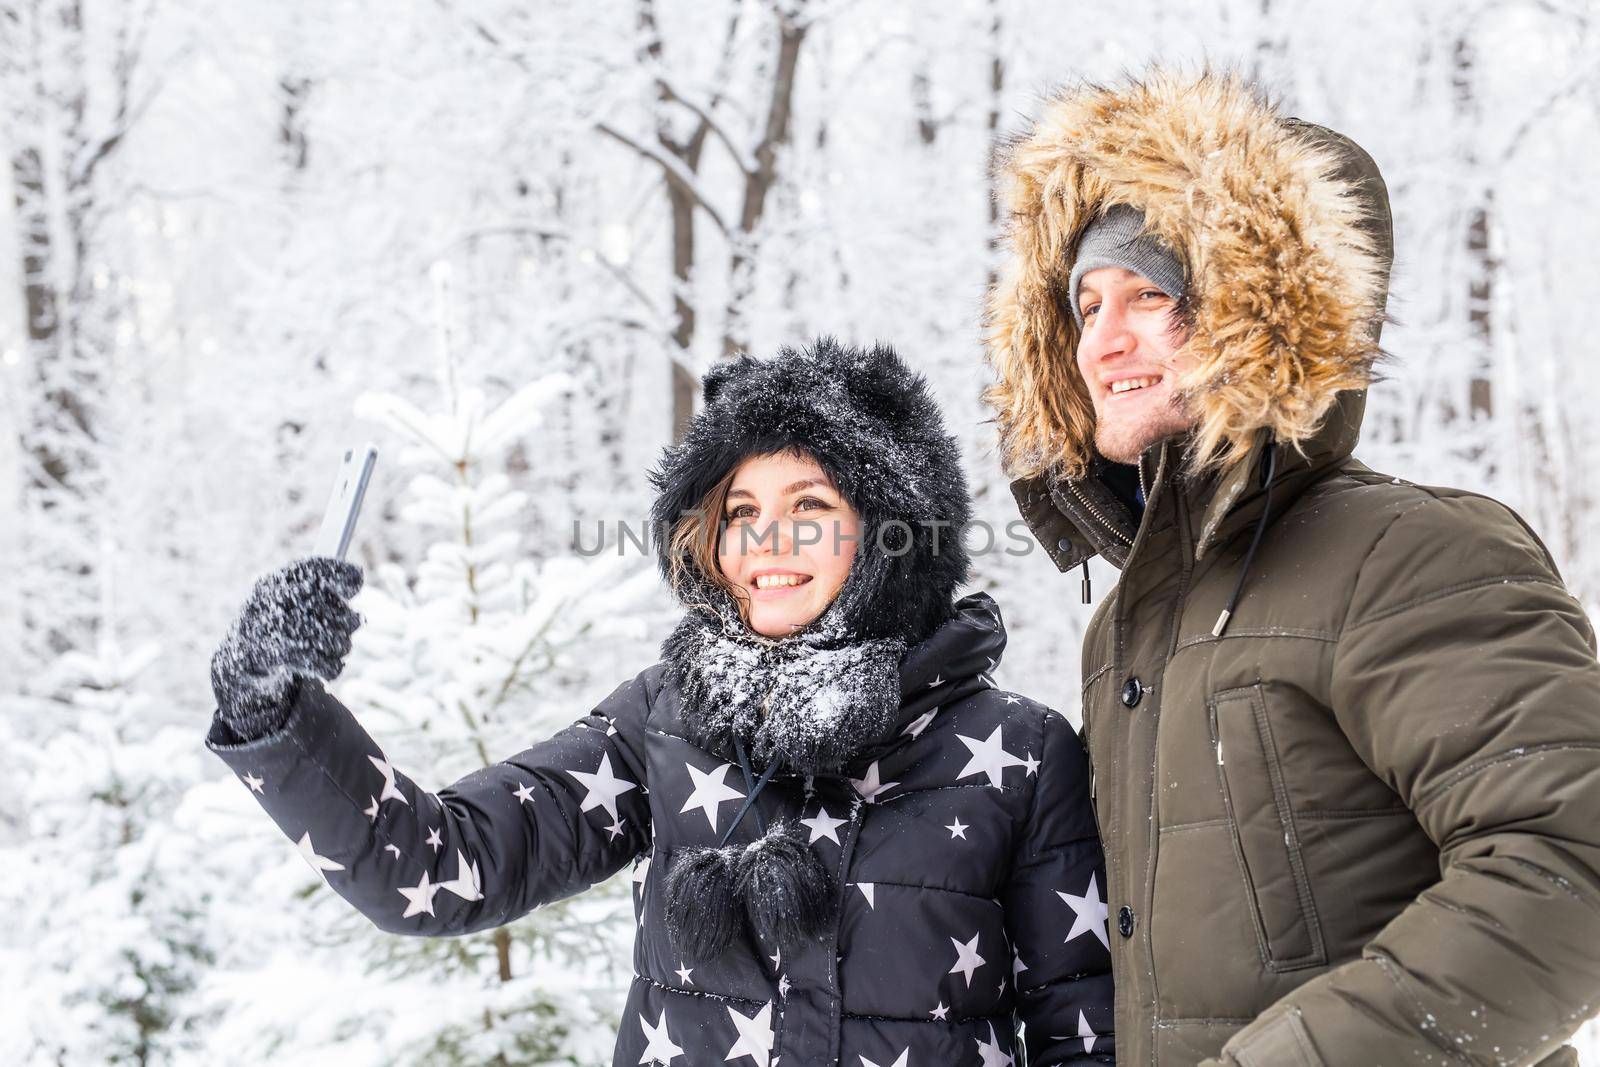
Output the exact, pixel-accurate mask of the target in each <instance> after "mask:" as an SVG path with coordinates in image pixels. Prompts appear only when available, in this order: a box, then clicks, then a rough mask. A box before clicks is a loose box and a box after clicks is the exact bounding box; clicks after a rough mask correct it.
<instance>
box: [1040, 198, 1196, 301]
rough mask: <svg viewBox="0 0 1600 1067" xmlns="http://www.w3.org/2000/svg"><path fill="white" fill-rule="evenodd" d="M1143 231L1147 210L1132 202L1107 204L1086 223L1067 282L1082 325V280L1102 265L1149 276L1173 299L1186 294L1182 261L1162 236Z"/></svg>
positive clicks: (1071, 299) (1068, 297)
mask: <svg viewBox="0 0 1600 1067" xmlns="http://www.w3.org/2000/svg"><path fill="white" fill-rule="evenodd" d="M1143 231H1144V213H1143V212H1142V211H1140V210H1139V209H1138V208H1136V207H1131V206H1130V205H1128V204H1117V205H1114V206H1113V207H1110V208H1107V209H1106V211H1105V213H1104V214H1103V215H1101V216H1100V217H1099V218H1097V219H1095V220H1094V221H1093V222H1091V223H1089V225H1088V226H1086V227H1084V230H1083V235H1082V236H1081V237H1079V238H1078V255H1077V258H1076V259H1075V260H1073V263H1072V275H1071V277H1070V278H1069V280H1068V282H1067V303H1068V305H1069V306H1070V307H1071V308H1072V318H1073V321H1075V322H1076V323H1077V324H1078V329H1080V330H1081V329H1083V313H1082V312H1081V311H1079V310H1078V284H1079V283H1080V282H1082V281H1083V276H1084V275H1085V274H1088V273H1089V272H1090V271H1092V270H1094V269H1096V268H1098V267H1124V268H1126V269H1128V270H1131V271H1133V272H1134V273H1135V274H1142V275H1143V276H1144V277H1146V278H1149V279H1150V280H1151V281H1152V282H1154V283H1155V285H1156V288H1158V289H1160V290H1161V291H1162V292H1163V293H1166V294H1167V295H1168V296H1170V297H1172V299H1174V300H1181V299H1182V298H1183V263H1182V261H1180V260H1179V259H1178V257H1177V256H1176V255H1174V254H1173V253H1172V251H1171V249H1169V248H1167V246H1166V245H1165V244H1164V243H1163V242H1162V241H1161V239H1160V238H1159V237H1157V236H1155V235H1154V234H1149V233H1144V232H1143Z"/></svg>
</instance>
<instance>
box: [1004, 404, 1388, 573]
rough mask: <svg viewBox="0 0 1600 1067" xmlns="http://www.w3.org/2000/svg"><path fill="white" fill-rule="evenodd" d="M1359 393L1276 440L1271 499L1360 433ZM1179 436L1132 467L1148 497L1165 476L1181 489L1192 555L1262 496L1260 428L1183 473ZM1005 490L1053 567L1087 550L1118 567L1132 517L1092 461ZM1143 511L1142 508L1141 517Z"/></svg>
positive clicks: (1224, 533)
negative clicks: (1222, 463) (1080, 472)
mask: <svg viewBox="0 0 1600 1067" xmlns="http://www.w3.org/2000/svg"><path fill="white" fill-rule="evenodd" d="M1366 399H1367V395H1366V391H1365V390H1360V389H1352V390H1347V391H1344V392H1341V393H1340V394H1339V395H1338V398H1337V399H1336V400H1335V402H1334V405H1333V407H1332V408H1331V409H1330V410H1329V412H1328V416H1327V418H1326V419H1325V420H1324V421H1323V424H1322V426H1321V428H1320V429H1319V430H1318V431H1317V433H1316V434H1314V435H1313V436H1312V437H1310V438H1308V439H1307V440H1306V441H1305V442H1304V444H1303V446H1302V447H1301V448H1300V449H1289V448H1282V447H1280V449H1279V454H1278V463H1277V474H1276V475H1275V476H1274V479H1273V493H1274V494H1275V496H1276V497H1277V499H1278V500H1279V501H1281V502H1286V501H1289V500H1292V499H1294V498H1295V497H1297V496H1299V494H1300V493H1301V492H1303V491H1304V490H1305V488H1306V487H1307V486H1308V485H1310V484H1311V483H1312V482H1314V481H1316V480H1317V479H1318V478H1319V477H1321V476H1322V474H1323V473H1324V472H1326V471H1327V470H1328V469H1329V468H1330V467H1333V466H1337V465H1338V464H1339V463H1342V462H1343V461H1344V460H1345V459H1347V458H1348V457H1349V456H1350V454H1351V452H1353V451H1354V449H1355V446H1356V441H1357V440H1358V439H1359V437H1360V435H1361V417H1362V413H1363V412H1364V411H1365V409H1366ZM1186 443H1187V440H1186V435H1178V436H1175V437H1170V438H1167V439H1166V440H1163V441H1159V442H1157V443H1156V444H1154V445H1151V446H1150V447H1149V448H1148V449H1146V450H1145V452H1144V454H1143V455H1142V456H1140V457H1139V470H1140V477H1141V480H1142V481H1143V482H1144V484H1145V485H1147V486H1149V487H1150V488H1149V489H1147V491H1146V492H1147V497H1148V498H1149V499H1152V500H1153V499H1154V498H1155V494H1156V491H1157V490H1158V488H1160V487H1161V486H1162V485H1163V483H1164V482H1165V481H1166V480H1168V479H1169V478H1170V479H1172V480H1173V481H1174V482H1176V483H1177V484H1178V485H1179V486H1180V487H1181V489H1182V491H1183V492H1184V493H1185V494H1186V496H1187V498H1188V502H1189V505H1190V510H1191V511H1192V512H1193V513H1195V514H1198V515H1199V516H1200V527H1199V535H1198V537H1197V539H1196V543H1195V558H1196V560H1200V559H1204V558H1205V555H1206V553H1207V552H1208V551H1209V550H1210V549H1212V548H1215V547H1216V546H1217V545H1218V544H1220V543H1221V542H1222V541H1224V540H1226V539H1227V538H1228V537H1230V536H1232V534H1233V533H1234V531H1235V530H1237V529H1238V528H1239V526H1240V525H1242V524H1245V523H1248V522H1250V521H1252V520H1253V519H1254V518H1255V517H1256V516H1257V515H1258V514H1259V508H1260V505H1261V502H1262V500H1263V499H1264V496H1265V494H1264V493H1263V491H1262V490H1263V488H1264V487H1263V485H1262V482H1261V478H1262V472H1263V466H1262V463H1263V459H1264V457H1265V455H1266V445H1267V434H1266V432H1265V431H1258V432H1257V433H1256V436H1255V439H1254V441H1253V442H1252V444H1251V446H1250V449H1249V451H1248V452H1247V453H1246V455H1245V457H1244V458H1243V459H1242V460H1241V461H1240V462H1238V463H1236V464H1234V465H1233V466H1232V467H1230V468H1229V469H1228V470H1226V471H1224V472H1222V474H1221V475H1220V476H1219V475H1203V476H1201V477H1198V478H1191V477H1187V476H1185V475H1184V474H1183V473H1182V470H1181V460H1180V459H1178V457H1181V456H1182V455H1183V454H1184V450H1185V445H1186ZM1011 493H1012V496H1013V497H1015V499H1016V501H1017V507H1018V509H1019V510H1020V511H1021V513H1022V518H1023V521H1024V522H1026V523H1027V524H1028V528H1029V529H1030V530H1031V531H1032V532H1033V535H1034V537H1036V538H1037V539H1038V540H1039V543H1040V544H1041V545H1043V546H1044V549H1045V552H1046V553H1047V554H1048V555H1049V556H1050V559H1051V561H1052V562H1053V563H1055V565H1056V567H1057V568H1058V569H1059V570H1062V571H1067V570H1071V569H1072V568H1073V567H1076V566H1079V565H1080V564H1082V563H1083V562H1084V561H1086V560H1089V559H1092V558H1094V557H1095V556H1100V557H1101V558H1103V559H1105V560H1106V562H1108V563H1110V564H1111V565H1112V566H1114V567H1117V568H1119V569H1120V568H1122V567H1124V566H1125V565H1126V564H1127V561H1128V552H1129V549H1131V548H1132V546H1133V543H1134V541H1135V540H1136V539H1137V537H1138V534H1139V523H1136V522H1135V521H1134V518H1133V515H1132V514H1131V513H1130V512H1129V511H1128V509H1127V508H1126V507H1124V506H1123V504H1122V503H1121V501H1119V500H1117V498H1116V497H1115V496H1114V495H1113V494H1112V492H1111V490H1110V489H1108V488H1107V487H1106V486H1105V484H1104V483H1103V482H1102V481H1101V480H1100V479H1099V478H1098V477H1097V476H1096V475H1095V473H1094V471H1093V470H1092V469H1091V471H1090V473H1089V474H1088V475H1087V476H1086V477H1083V478H1055V477H1052V476H1050V475H1048V474H1046V475H1040V476H1038V477H1034V478H1019V479H1017V480H1016V481H1014V482H1012V483H1011ZM1274 510H1276V509H1274ZM1150 514H1151V512H1150V511H1146V513H1145V516H1146V519H1148V517H1149V515H1150Z"/></svg>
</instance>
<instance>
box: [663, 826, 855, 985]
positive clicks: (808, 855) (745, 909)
mask: <svg viewBox="0 0 1600 1067" xmlns="http://www.w3.org/2000/svg"><path fill="white" fill-rule="evenodd" d="M665 905H666V908H665V916H666V925H667V935H668V937H670V938H671V940H672V946H673V948H675V949H677V950H678V952H679V953H680V954H681V955H682V956H683V957H684V959H687V960H693V961H705V960H714V959H716V958H717V957H718V956H721V955H722V954H723V953H724V952H726V951H727V950H728V947H729V946H730V945H732V944H733V942H734V939H735V938H737V937H738V936H739V934H740V932H741V930H742V929H744V926H743V923H742V922H741V920H747V921H748V922H749V928H750V929H751V930H753V931H754V932H755V934H756V936H757V937H758V938H759V939H760V940H761V943H763V944H768V945H778V946H780V947H781V948H790V947H794V946H798V945H799V944H800V943H801V942H802V941H810V940H813V939H815V938H816V937H817V936H818V935H820V934H821V933H822V932H823V930H824V929H825V928H826V926H827V924H828V922H829V921H831V920H832V918H833V914H834V887H833V877H832V876H831V875H830V874H829V873H828V868H827V867H826V866H824V865H823V863H822V858H821V857H820V856H818V855H817V854H816V852H815V851H814V850H813V849H812V848H811V846H810V845H808V844H807V843H806V841H805V838H803V837H802V836H801V834H800V831H799V829H798V828H797V827H796V825H795V824H794V823H793V822H787V821H785V822H780V823H775V824H774V825H773V826H771V827H770V828H769V829H768V830H767V832H766V834H764V835H763V836H761V837H758V838H757V839H756V840H754V841H752V842H750V843H749V844H747V845H724V846H722V847H721V848H707V847H704V846H700V847H695V848H687V849H683V850H682V851H679V852H677V853H675V854H674V855H673V857H672V860H671V863H670V864H669V865H668V868H667V878H666V899H665Z"/></svg>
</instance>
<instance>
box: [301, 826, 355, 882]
mask: <svg viewBox="0 0 1600 1067" xmlns="http://www.w3.org/2000/svg"><path fill="white" fill-rule="evenodd" d="M295 844H296V845H297V846H298V847H299V849H300V855H301V857H302V858H304V859H305V861H306V862H307V863H309V864H311V869H312V870H313V871H316V872H317V873H318V874H321V873H322V872H323V871H342V870H344V864H342V863H335V862H333V861H332V860H330V859H329V858H328V857H326V856H319V855H317V850H316V849H314V848H312V847H311V831H310V830H307V831H306V832H305V833H303V834H301V835H300V840H299V841H297V842H295Z"/></svg>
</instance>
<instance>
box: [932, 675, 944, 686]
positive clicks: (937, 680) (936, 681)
mask: <svg viewBox="0 0 1600 1067" xmlns="http://www.w3.org/2000/svg"><path fill="white" fill-rule="evenodd" d="M943 684H944V675H942V674H936V675H934V676H933V681H931V682H929V683H928V688H929V689H937V688H939V687H940V686H941V685H943Z"/></svg>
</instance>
